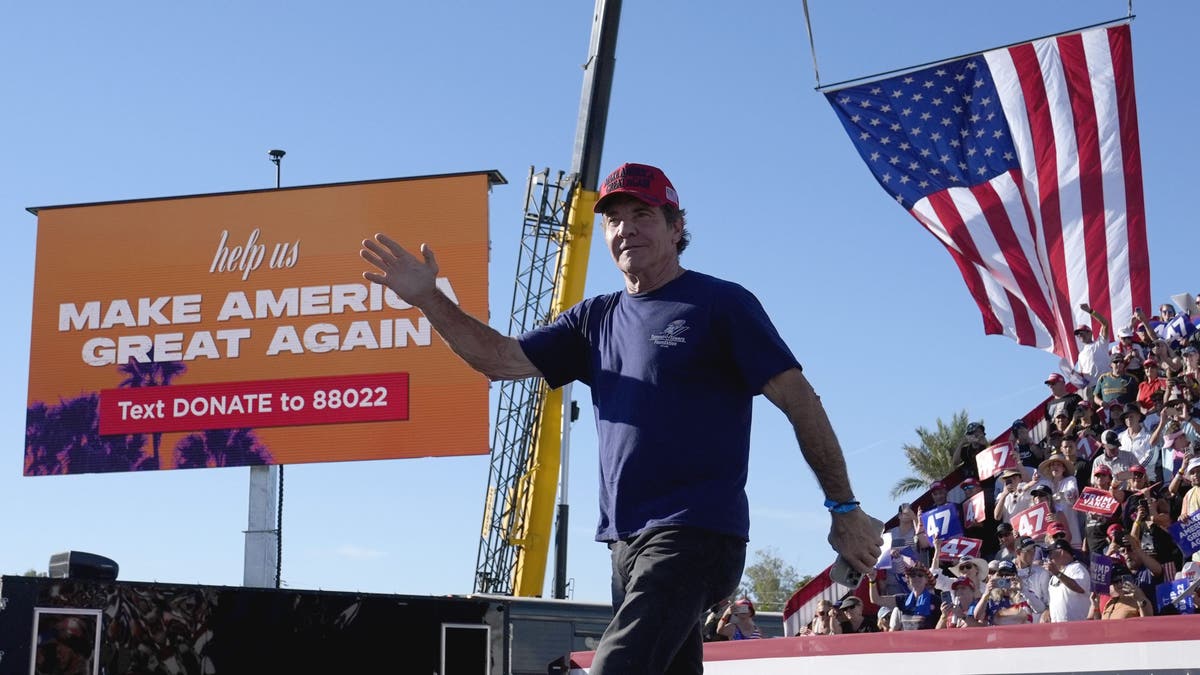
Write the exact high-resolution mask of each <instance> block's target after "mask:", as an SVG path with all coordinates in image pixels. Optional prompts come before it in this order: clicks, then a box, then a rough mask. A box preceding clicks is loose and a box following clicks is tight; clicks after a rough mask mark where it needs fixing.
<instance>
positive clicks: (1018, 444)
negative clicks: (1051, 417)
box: [1009, 420, 1046, 473]
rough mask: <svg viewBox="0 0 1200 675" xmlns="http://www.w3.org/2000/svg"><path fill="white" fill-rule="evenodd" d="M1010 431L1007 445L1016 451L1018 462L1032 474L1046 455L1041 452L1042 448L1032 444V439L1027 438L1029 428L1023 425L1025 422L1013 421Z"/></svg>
mask: <svg viewBox="0 0 1200 675" xmlns="http://www.w3.org/2000/svg"><path fill="white" fill-rule="evenodd" d="M1010 429H1011V431H1010V434H1009V443H1010V444H1011V445H1012V447H1013V449H1014V450H1016V451H1017V458H1018V461H1020V463H1021V466H1024V467H1028V469H1029V471H1030V473H1032V472H1033V471H1035V470H1037V466H1038V464H1041V462H1042V460H1043V459H1045V457H1046V454H1045V453H1044V452H1043V451H1042V446H1040V445H1038V444H1037V443H1034V442H1033V438H1031V437H1030V436H1029V426H1028V425H1027V424H1025V420H1014V421H1013V423H1012V427H1010Z"/></svg>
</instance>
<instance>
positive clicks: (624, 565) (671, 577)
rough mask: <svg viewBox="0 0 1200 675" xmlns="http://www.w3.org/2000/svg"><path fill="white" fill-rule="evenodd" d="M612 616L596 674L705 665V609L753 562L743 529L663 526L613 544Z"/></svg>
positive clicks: (673, 673)
mask: <svg viewBox="0 0 1200 675" xmlns="http://www.w3.org/2000/svg"><path fill="white" fill-rule="evenodd" d="M608 548H609V550H611V551H612V566H613V572H612V596H613V613H614V615H613V620H612V623H610V624H608V629H607V630H605V631H604V637H603V638H601V640H600V646H599V647H598V648H597V649H596V658H595V659H594V660H593V661H592V667H591V669H590V670H589V672H590V673H591V674H592V675H636V674H638V673H645V674H646V675H664V674H669V675H694V674H698V673H703V672H704V664H703V656H704V653H703V641H702V640H701V625H700V622H701V617H702V616H703V614H704V611H705V610H707V609H708V608H709V607H711V606H712V605H713V604H714V603H716V602H717V601H718V600H720V599H722V598H728V597H729V596H730V595H732V594H733V592H734V591H735V590H736V589H737V585H738V581H740V580H741V578H742V566H743V565H745V563H746V542H745V541H744V540H743V539H742V538H741V537H731V536H729V535H724V534H718V533H715V532H709V531H707V530H701V529H697V528H690V527H677V528H675V527H672V528H660V529H654V530H649V531H646V532H643V533H641V534H639V535H637V536H635V537H631V538H629V539H623V540H621V541H616V542H613V543H611V544H609V545H608Z"/></svg>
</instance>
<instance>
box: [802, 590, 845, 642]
mask: <svg viewBox="0 0 1200 675" xmlns="http://www.w3.org/2000/svg"><path fill="white" fill-rule="evenodd" d="M835 614H837V607H835V606H834V604H833V602H832V601H830V600H826V599H824V598H822V599H820V600H818V601H817V613H816V614H814V615H813V619H812V621H810V622H808V632H807V633H805V635H833V627H834V624H836V623H837V617H836V616H835Z"/></svg>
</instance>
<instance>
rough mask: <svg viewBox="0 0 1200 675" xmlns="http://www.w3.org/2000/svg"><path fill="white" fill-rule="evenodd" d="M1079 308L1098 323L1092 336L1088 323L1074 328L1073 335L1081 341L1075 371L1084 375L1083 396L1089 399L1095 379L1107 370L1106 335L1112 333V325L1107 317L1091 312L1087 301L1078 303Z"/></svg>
mask: <svg viewBox="0 0 1200 675" xmlns="http://www.w3.org/2000/svg"><path fill="white" fill-rule="evenodd" d="M1079 308H1080V309H1082V310H1083V311H1085V312H1087V313H1088V314H1089V315H1091V317H1092V318H1093V319H1095V320H1096V322H1097V323H1099V324H1100V331H1099V333H1097V334H1096V335H1094V336H1093V334H1092V327H1091V325H1089V324H1086V323H1085V324H1083V325H1081V326H1079V327H1078V328H1076V329H1075V337H1076V338H1078V339H1079V342H1080V343H1081V346H1080V347H1079V358H1078V359H1076V361H1075V372H1077V373H1079V374H1080V375H1082V376H1083V377H1084V380H1085V382H1086V385H1085V387H1084V393H1085V397H1086V398H1088V399H1091V392H1092V390H1093V389H1094V388H1095V386H1096V380H1098V379H1100V376H1101V375H1103V374H1104V373H1106V372H1108V370H1109V362H1110V359H1109V354H1108V336H1109V335H1111V334H1112V326H1110V325H1109V323H1108V319H1106V318H1104V317H1103V316H1101V315H1100V314H1099V313H1097V312H1093V311H1092V308H1091V306H1090V305H1088V304H1087V303H1084V304H1082V305H1080V306H1079Z"/></svg>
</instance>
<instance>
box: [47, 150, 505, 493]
mask: <svg viewBox="0 0 1200 675" xmlns="http://www.w3.org/2000/svg"><path fill="white" fill-rule="evenodd" d="M502 181H503V178H502V177H500V176H499V174H496V173H494V172H478V173H468V174H454V175H444V176H428V177H419V178H406V179H390V180H379V181H365V182H358V183H341V184H332V185H319V186H308V187H297V188H285V189H278V190H256V191H247V192H236V193H223V194H213V195H197V196H189V197H172V198H162V199H146V200H137V201H125V202H108V203H98V204H85V205H72V206H52V207H43V208H38V209H36V213H37V216H38V237H37V257H36V271H35V278H34V302H33V328H32V339H31V348H30V364H29V398H28V409H27V415H26V437H25V462H24V473H25V475H48V474H77V473H96V472H112V471H141V470H154V469H179V468H202V467H219V466H246V465H254V464H297V463H305V462H331V461H346V460H364V459H392V458H401V457H428V456H448V455H473V454H485V453H487V452H488V450H489V448H488V438H487V433H488V407H489V406H488V382H487V379H486V378H485V377H484V376H483V375H480V374H478V373H476V372H474V371H473V370H471V369H470V368H468V367H467V366H466V365H465V364H464V363H463V362H462V361H461V360H460V359H459V358H458V357H457V356H455V355H454V353H453V352H451V351H450V348H449V347H448V346H447V345H446V344H445V342H443V341H442V340H441V339H440V338H439V337H438V336H437V335H436V333H435V332H434V331H433V329H432V327H431V326H430V325H429V321H428V319H426V318H425V316H424V315H423V314H422V313H421V312H420V310H417V309H415V308H413V307H411V306H409V305H408V304H407V303H405V302H403V301H402V300H400V299H399V298H398V297H397V296H396V295H395V294H393V293H392V292H391V291H390V290H386V289H384V288H383V287H382V286H379V285H378V284H373V283H370V282H367V281H366V280H364V279H363V278H362V272H363V271H364V270H365V269H367V268H368V265H367V263H365V262H364V261H363V260H362V259H361V258H360V257H359V249H360V248H361V244H360V242H361V241H362V240H363V239H365V238H368V237H371V236H373V235H374V234H375V233H377V232H384V233H386V234H388V235H389V236H391V237H392V238H393V239H395V240H397V241H399V242H400V243H401V244H402V245H403V246H405V247H407V248H408V249H409V250H411V251H417V250H418V247H419V246H420V245H421V244H422V243H428V245H429V246H430V247H431V248H432V249H433V250H434V252H435V253H436V255H437V262H438V265H439V272H438V279H437V284H438V287H439V288H440V289H441V290H442V292H443V293H445V295H446V296H447V297H448V298H450V299H451V300H452V301H453V302H455V303H457V304H458V305H459V306H460V307H462V308H463V309H464V310H465V311H466V312H467V313H469V314H471V315H473V316H476V317H480V318H483V319H484V320H486V318H487V316H488V293H487V287H488V283H487V281H488V280H487V265H488V209H487V206H488V203H487V199H488V191H489V189H490V186H491V185H492V184H493V183H495V182H502Z"/></svg>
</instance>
